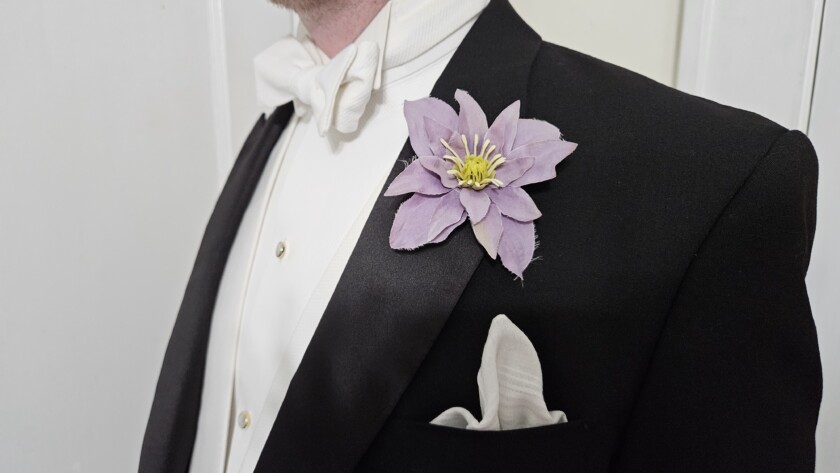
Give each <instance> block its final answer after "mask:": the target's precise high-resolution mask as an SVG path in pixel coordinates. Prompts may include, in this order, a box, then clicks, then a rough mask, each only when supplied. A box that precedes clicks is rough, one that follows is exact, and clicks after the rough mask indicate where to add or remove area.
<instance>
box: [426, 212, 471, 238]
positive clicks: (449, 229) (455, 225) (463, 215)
mask: <svg viewBox="0 0 840 473" xmlns="http://www.w3.org/2000/svg"><path fill="white" fill-rule="evenodd" d="M466 221H467V212H465V211H462V212H461V218H460V219H458V221H457V222H455V223H453V224H452V225H450V226H448V227H446V228H445V229H444V230H443V231H442V232H440V235H438V236H437V237H435V239H434V240H432V241H430V242H429V243H440V242H442V241H443V240H446V239H447V238H449V234H450V233H452V231H453V230H455V229H456V228H458V227H460V226H461V224H462V223H464V222H466Z"/></svg>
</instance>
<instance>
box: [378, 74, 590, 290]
mask: <svg viewBox="0 0 840 473" xmlns="http://www.w3.org/2000/svg"><path fill="white" fill-rule="evenodd" d="M455 100H457V101H458V104H459V106H460V111H459V112H458V113H456V112H455V110H453V109H452V107H450V106H449V105H448V104H447V103H446V102H444V101H442V100H439V99H436V98H432V97H426V98H423V99H420V100H415V101H407V102H406V103H405V118H406V121H407V122H408V132H409V140H410V141H411V147H412V148H414V152H415V153H416V154H417V159H415V160H414V161H412V162H411V164H409V165H408V166H407V167H406V168H405V170H404V171H403V172H402V173H400V174H399V175H398V176H397V177H396V178H395V179H394V181H393V182H391V185H390V186H389V187H388V190H387V191H385V195H386V196H395V195H402V194H409V193H414V195H412V196H411V197H410V198H408V199H407V200H406V201H405V202H403V203H402V205H400V208H399V210H398V211H397V215H396V217H395V218H394V224H393V226H392V228H391V236H390V244H391V248H393V249H396V250H413V249H416V248H419V247H421V246H423V245H426V244H429V243H439V242H442V241H443V240H445V239H446V238H447V237H448V236H449V234H450V233H452V231H453V230H454V229H455V228H457V227H458V226H459V225H461V224H462V223H464V222H465V221H466V220H467V218H469V220H470V224H471V225H472V228H473V232H474V233H475V237H476V239H477V240H478V242H479V243H480V244H481V246H483V247H484V249H485V250H487V254H489V255H490V257H491V258H493V259H495V258H496V255H498V256H499V257H500V258H501V260H502V264H503V265H504V266H505V267H506V268H507V269H508V270H510V271H511V272H512V273H513V274H515V275H516V276H518V277H520V278H522V273H523V272H524V271H525V268H526V267H527V266H528V264H530V263H531V260H532V258H533V256H534V249H535V246H536V234H535V233H534V220H536V219H537V218H539V217H540V216H541V215H542V214H541V213H540V211H539V209H537V206H536V205H535V204H534V201H533V200H531V197H530V196H529V195H528V193H527V192H525V191H524V190H523V189H522V186H525V185H527V184H533V183H535V182H542V181H546V180H548V179H552V178H554V177H555V176H556V175H557V174H556V173H555V170H554V167H555V166H557V164H558V163H559V162H560V161H562V160H563V159H564V158H565V157H566V156H568V155H570V154H571V153H572V152H573V151H574V150H575V148H576V147H577V145H576V144H575V143H570V142H568V141H564V140H563V139H562V137H561V134H560V130H558V129H557V128H556V127H555V126H554V125H552V124H550V123H548V122H545V121H542V120H535V119H523V118H519V101H518V100H517V101H516V102H514V103H512V104H510V105H509V106H508V107H507V108H505V109H504V110H503V111H502V112H501V113H500V114H499V116H498V117H496V120H495V121H494V122H493V124H492V125H491V126H489V127H488V126H487V117H486V116H485V114H484V111H482V109H481V107H480V106H479V105H478V103H476V101H475V100H474V99H473V98H472V97H471V96H470V95H469V94H467V93H466V92H465V91H463V90H458V91H456V92H455Z"/></svg>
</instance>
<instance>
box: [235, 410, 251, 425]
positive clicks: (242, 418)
mask: <svg viewBox="0 0 840 473" xmlns="http://www.w3.org/2000/svg"><path fill="white" fill-rule="evenodd" d="M236 423H237V424H239V428H241V429H247V428H248V426H249V425H251V413H250V412H248V411H242V412H240V413H239V415H238V416H237V417H236Z"/></svg>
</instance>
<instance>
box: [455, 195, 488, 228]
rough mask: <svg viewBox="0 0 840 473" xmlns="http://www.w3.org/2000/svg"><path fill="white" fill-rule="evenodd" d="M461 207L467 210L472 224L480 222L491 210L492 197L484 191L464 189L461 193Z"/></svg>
mask: <svg viewBox="0 0 840 473" xmlns="http://www.w3.org/2000/svg"><path fill="white" fill-rule="evenodd" d="M459 193H460V194H461V195H460V197H461V205H463V206H464V208H465V209H466V210H467V214H469V216H470V221H471V222H479V221H481V219H483V218H484V216H485V215H487V211H488V210H490V196H489V195H488V194H487V193H486V192H484V191H475V190H472V189H468V188H463V189H461V190H460V192H459Z"/></svg>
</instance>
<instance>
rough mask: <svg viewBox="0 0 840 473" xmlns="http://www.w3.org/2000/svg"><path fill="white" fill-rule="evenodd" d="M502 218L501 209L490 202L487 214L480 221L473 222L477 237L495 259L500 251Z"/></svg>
mask: <svg viewBox="0 0 840 473" xmlns="http://www.w3.org/2000/svg"><path fill="white" fill-rule="evenodd" d="M502 218H503V217H502V214H501V213H499V209H498V208H497V207H496V206H495V205H494V204H490V209H489V210H488V211H487V216H486V217H484V218H483V219H482V220H481V221H480V222H477V223H476V222H473V224H472V228H473V233H475V238H476V239H477V240H478V242H479V243H481V246H483V247H484V249H485V250H487V254H489V255H490V258H493V259H496V255H497V254H498V251H499V240H500V239H501V238H502Z"/></svg>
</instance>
